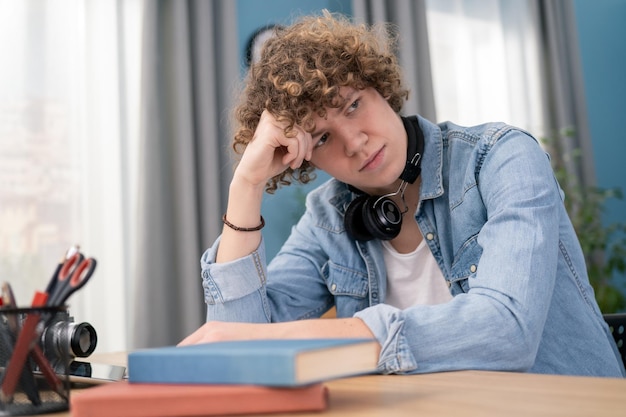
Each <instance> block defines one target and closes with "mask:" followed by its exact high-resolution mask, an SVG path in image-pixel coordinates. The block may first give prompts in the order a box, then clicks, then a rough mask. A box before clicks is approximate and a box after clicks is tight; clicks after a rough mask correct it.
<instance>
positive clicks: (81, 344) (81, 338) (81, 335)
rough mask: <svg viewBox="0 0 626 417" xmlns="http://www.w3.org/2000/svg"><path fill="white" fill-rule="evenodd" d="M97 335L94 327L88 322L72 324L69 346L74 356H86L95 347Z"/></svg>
mask: <svg viewBox="0 0 626 417" xmlns="http://www.w3.org/2000/svg"><path fill="white" fill-rule="evenodd" d="M97 343H98V335H97V334H96V329H94V328H93V326H92V325H91V324H89V323H80V324H76V325H75V326H74V329H73V332H72V340H71V342H70V348H71V350H72V352H73V353H74V356H77V357H79V358H86V357H87V356H89V355H91V354H92V353H93V351H94V350H95V349H96V344H97Z"/></svg>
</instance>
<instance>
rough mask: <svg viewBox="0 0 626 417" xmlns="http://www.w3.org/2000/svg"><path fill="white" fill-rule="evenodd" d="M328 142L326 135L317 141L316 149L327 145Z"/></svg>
mask: <svg viewBox="0 0 626 417" xmlns="http://www.w3.org/2000/svg"><path fill="white" fill-rule="evenodd" d="M327 141H328V133H324V134H323V135H322V136H321V137H320V140H318V141H317V143H316V144H315V147H316V148H319V147H320V146H322V145H323V144H325V143H326V142H327Z"/></svg>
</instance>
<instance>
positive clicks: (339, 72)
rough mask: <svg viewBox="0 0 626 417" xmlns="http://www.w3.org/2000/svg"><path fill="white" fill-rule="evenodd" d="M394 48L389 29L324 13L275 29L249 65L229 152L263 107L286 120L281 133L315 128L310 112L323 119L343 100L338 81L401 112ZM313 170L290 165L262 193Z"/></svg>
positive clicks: (403, 95)
mask: <svg viewBox="0 0 626 417" xmlns="http://www.w3.org/2000/svg"><path fill="white" fill-rule="evenodd" d="M381 29H382V30H381ZM395 46H396V38H395V37H394V36H392V35H391V31H390V30H389V27H388V26H384V25H378V26H366V25H364V24H361V25H357V24H353V23H352V22H351V21H349V20H348V19H347V18H346V17H344V16H341V15H333V14H331V13H329V12H328V11H324V12H323V13H322V15H321V16H305V17H302V18H301V19H300V20H299V21H297V22H296V23H294V24H293V25H291V26H288V27H285V28H282V27H281V28H278V29H276V30H275V33H274V35H273V36H272V37H271V38H270V39H268V40H267V41H266V42H265V44H264V46H263V50H262V53H261V58H260V59H259V61H258V62H256V63H254V64H253V65H252V67H251V68H250V71H249V72H248V76H247V80H246V85H245V88H244V90H243V91H242V97H241V100H240V104H239V105H238V106H237V107H236V108H235V119H236V121H237V122H238V124H239V126H238V128H237V130H236V133H235V136H234V143H233V149H234V151H235V153H237V154H239V155H241V154H242V153H243V152H244V150H245V148H246V146H247V144H248V143H249V142H250V141H251V140H252V137H253V135H254V132H255V130H256V127H257V125H258V123H259V119H260V118H261V113H263V110H264V109H267V110H268V111H269V112H270V113H272V114H273V115H274V116H275V117H276V118H277V119H278V120H279V121H282V122H286V123H287V127H286V128H285V134H286V135H287V136H289V135H291V134H295V132H294V131H293V127H294V125H299V126H301V127H302V128H303V129H305V130H306V131H308V132H313V131H314V130H315V124H314V122H313V117H314V116H315V115H316V114H317V115H319V116H320V117H324V116H325V114H326V109H327V108H337V107H340V106H341V105H342V104H343V102H342V100H343V99H342V97H341V96H340V95H339V88H340V87H343V86H349V87H352V88H356V89H365V88H368V87H372V88H374V89H376V90H377V91H378V92H379V93H380V94H381V95H382V96H383V97H385V98H386V99H387V101H388V103H389V105H390V106H391V108H392V109H393V110H394V111H395V112H396V113H399V112H400V110H401V108H402V106H403V104H404V101H405V100H406V99H407V97H408V90H407V89H406V88H404V86H403V82H402V77H401V71H400V67H399V65H398V61H397V57H396V55H395V53H394V51H395ZM314 169H315V168H314V167H313V166H312V165H311V164H310V163H309V162H308V161H304V162H303V164H302V165H301V166H300V167H299V168H297V169H291V168H288V169H287V170H285V171H284V172H282V173H281V174H279V175H277V176H275V177H273V178H271V179H270V180H269V181H268V183H267V184H266V191H267V192H268V193H273V192H275V191H276V189H277V188H279V187H280V186H282V185H289V184H291V183H292V181H297V182H300V183H302V184H306V183H308V182H309V181H311V180H312V179H313V178H315V177H314V175H313V171H314Z"/></svg>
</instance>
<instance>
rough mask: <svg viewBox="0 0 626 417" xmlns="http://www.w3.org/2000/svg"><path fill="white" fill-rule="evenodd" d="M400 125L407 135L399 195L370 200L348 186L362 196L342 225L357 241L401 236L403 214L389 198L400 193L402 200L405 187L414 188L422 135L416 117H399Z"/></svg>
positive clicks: (422, 146) (376, 197)
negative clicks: (410, 186)
mask: <svg viewBox="0 0 626 417" xmlns="http://www.w3.org/2000/svg"><path fill="white" fill-rule="evenodd" d="M402 122H403V123H404V129H405V130H406V133H407V137H408V144H407V161H406V165H405V167H404V171H402V174H401V175H400V179H401V180H402V182H401V183H400V188H398V191H396V192H395V193H391V194H387V195H383V196H377V195H373V196H370V195H367V194H365V193H363V192H362V191H360V190H357V189H356V188H354V187H351V186H350V188H351V189H352V190H353V191H355V192H357V193H359V194H361V195H359V196H358V197H357V198H355V199H354V200H353V201H352V202H351V203H350V205H349V206H348V208H347V209H346V214H345V217H344V219H343V221H344V226H345V228H346V231H347V232H348V234H349V235H350V236H351V237H352V238H354V239H356V240H361V241H367V240H371V239H381V240H391V239H393V238H394V237H396V236H398V234H399V233H400V228H401V227H402V214H403V213H404V212H403V211H401V210H400V208H399V207H398V205H397V204H396V203H395V202H394V201H393V200H392V199H391V198H390V197H392V196H394V195H397V194H398V193H401V195H402V199H403V200H404V190H405V189H406V187H407V185H408V184H409V183H411V184H413V183H414V182H415V180H416V179H417V177H419V175H420V172H421V163H422V155H423V153H424V134H423V133H422V130H421V129H420V127H419V123H418V121H417V116H411V117H402ZM404 211H405V212H406V210H404Z"/></svg>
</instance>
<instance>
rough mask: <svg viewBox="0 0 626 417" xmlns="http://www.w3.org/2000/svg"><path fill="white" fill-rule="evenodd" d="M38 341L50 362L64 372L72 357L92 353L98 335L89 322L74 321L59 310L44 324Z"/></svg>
mask: <svg viewBox="0 0 626 417" xmlns="http://www.w3.org/2000/svg"><path fill="white" fill-rule="evenodd" d="M40 343H41V347H42V350H43V353H44V355H45V356H46V358H47V359H48V361H50V364H51V365H52V366H53V367H54V368H55V369H56V370H57V371H59V372H64V371H65V370H66V368H67V367H68V366H69V363H70V362H71V361H72V360H73V359H74V358H76V357H79V358H86V357H87V356H89V355H91V354H92V353H93V351H94V350H95V349H96V345H97V343H98V335H97V334H96V329H94V327H93V326H92V325H91V324H89V323H85V322H83V323H74V317H71V316H70V315H69V314H68V313H67V312H66V311H59V312H57V313H55V315H54V316H53V317H52V318H51V319H50V320H49V321H48V323H47V325H46V326H45V328H44V330H43V332H42V334H41V340H40Z"/></svg>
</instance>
